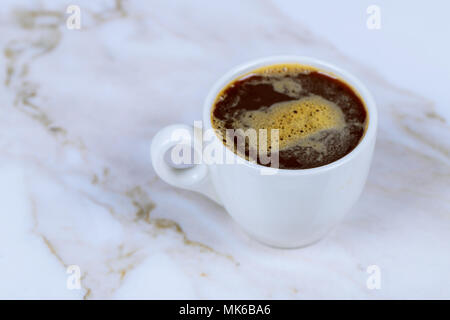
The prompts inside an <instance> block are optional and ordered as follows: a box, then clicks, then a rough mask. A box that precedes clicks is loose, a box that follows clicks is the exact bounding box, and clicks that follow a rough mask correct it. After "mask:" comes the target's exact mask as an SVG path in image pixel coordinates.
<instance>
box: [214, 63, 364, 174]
mask: <svg viewBox="0 0 450 320" xmlns="http://www.w3.org/2000/svg"><path fill="white" fill-rule="evenodd" d="M211 120H212V124H213V127H214V129H216V133H217V134H218V136H219V137H220V138H221V139H222V141H223V142H224V144H225V145H227V129H233V130H235V132H242V131H244V132H245V131H246V130H248V129H254V130H256V132H259V129H266V130H267V132H268V134H267V141H264V142H263V141H259V137H258V141H257V146H258V148H259V145H261V146H263V145H264V146H267V151H268V154H269V156H270V154H271V153H273V152H278V159H279V160H278V161H279V168H280V169H308V168H315V167H320V166H323V165H326V164H329V163H331V162H334V161H336V160H338V159H340V158H342V157H344V156H345V155H346V154H348V153H350V152H351V151H352V150H353V149H354V148H355V147H356V146H357V145H358V143H359V141H360V140H361V138H362V137H363V135H364V132H365V129H366V126H367V111H366V109H365V107H364V103H363V102H362V99H361V98H360V97H359V95H358V94H357V93H356V92H355V91H354V90H353V89H352V88H351V87H350V86H349V85H348V84H346V83H345V82H343V81H342V80H340V79H338V78H335V77H333V76H331V75H328V74H326V73H324V72H322V71H320V70H318V69H315V68H312V67H309V66H303V65H300V64H281V65H272V66H267V67H262V68H259V69H256V70H253V71H251V72H249V73H247V74H245V75H243V76H241V77H240V78H238V79H236V80H234V81H232V82H231V83H229V84H228V85H227V86H226V87H225V88H224V89H223V90H222V91H221V92H220V93H219V94H218V95H217V98H216V100H215V102H214V106H213V109H212V112H211ZM239 129H242V130H239ZM271 129H278V130H279V135H278V139H276V140H275V142H276V144H277V146H272V143H273V142H274V141H273V139H271V137H270V132H271ZM229 138H230V139H232V140H234V144H233V145H230V144H228V145H227V146H228V147H229V148H231V149H232V150H233V152H235V153H236V154H238V155H239V156H241V157H244V158H246V159H247V160H253V161H256V162H257V163H259V164H261V165H265V166H269V164H267V163H264V161H261V159H260V156H259V153H258V152H256V153H254V154H256V159H252V157H251V155H252V152H251V145H250V143H249V139H245V144H244V145H243V146H242V147H241V148H239V145H238V144H237V136H236V135H235V136H234V137H229ZM228 142H230V141H229V140H228ZM263 143H264V144H263ZM272 147H274V148H272ZM276 147H278V148H276Z"/></svg>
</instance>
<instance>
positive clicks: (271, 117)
mask: <svg viewBox="0 0 450 320" xmlns="http://www.w3.org/2000/svg"><path fill="white" fill-rule="evenodd" d="M344 125H345V120H344V114H343V113H342V111H341V109H339V107H338V106H337V105H335V104H334V103H333V102H331V101H328V100H325V99H323V98H322V97H319V96H315V95H311V96H308V97H305V98H301V99H298V100H292V101H286V102H280V103H276V104H274V105H272V106H270V107H269V108H265V109H263V110H253V111H247V112H245V113H243V114H242V115H241V116H240V117H238V118H237V119H236V120H235V121H234V123H233V127H234V128H253V129H255V130H257V131H259V130H260V129H266V130H268V134H269V136H270V131H271V130H272V129H279V149H280V150H282V149H285V148H288V147H290V146H292V145H295V144H298V143H299V142H300V140H301V139H304V138H305V137H308V136H310V135H311V134H314V133H317V132H319V131H321V130H329V129H341V128H342V127H343V126H344ZM269 146H271V145H270V139H269Z"/></svg>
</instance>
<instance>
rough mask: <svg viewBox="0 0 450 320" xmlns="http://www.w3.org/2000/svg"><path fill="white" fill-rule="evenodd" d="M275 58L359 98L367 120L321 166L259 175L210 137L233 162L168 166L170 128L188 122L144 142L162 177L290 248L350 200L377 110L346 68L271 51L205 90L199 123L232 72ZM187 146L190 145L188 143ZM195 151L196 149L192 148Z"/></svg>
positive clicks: (331, 220)
mask: <svg viewBox="0 0 450 320" xmlns="http://www.w3.org/2000/svg"><path fill="white" fill-rule="evenodd" d="M281 63H299V64H302V65H307V66H312V67H314V68H317V69H319V70H321V71H322V72H324V73H326V74H329V75H332V76H335V77H337V78H339V79H342V80H343V81H345V82H346V83H347V84H349V85H350V86H351V87H352V88H353V89H354V90H355V91H356V92H357V93H358V94H359V95H360V97H361V98H362V100H363V101H364V104H365V106H366V109H367V111H368V125H367V128H366V131H365V134H364V136H363V137H362V139H361V141H360V142H359V144H358V145H357V146H356V148H355V149H354V150H352V151H351V152H350V153H348V154H347V155H346V156H344V157H343V158H341V159H338V160H337V161H334V162H332V163H330V164H328V165H325V166H321V167H317V168H312V169H299V170H287V169H278V170H277V171H276V172H275V173H274V174H261V172H262V169H263V168H266V167H263V166H261V165H258V164H255V163H252V162H249V161H247V160H245V159H242V158H240V157H239V156H238V155H236V154H235V153H234V152H233V151H231V150H229V149H228V148H227V147H225V146H224V144H223V143H222V141H221V140H220V139H219V138H218V137H217V136H214V137H213V138H212V139H213V141H212V143H214V144H219V145H220V146H216V147H217V148H223V149H224V150H223V152H224V153H225V154H226V156H227V157H230V158H239V159H235V160H236V161H234V164H209V165H207V164H205V163H201V164H196V165H194V166H192V167H189V168H185V169H175V168H174V167H173V166H171V165H169V164H168V163H167V161H166V157H165V155H166V153H167V152H168V150H171V149H172V148H173V147H174V146H175V145H177V144H178V143H179V140H178V139H174V137H173V134H174V132H176V131H180V130H184V131H185V132H189V137H188V140H190V141H194V140H195V139H198V137H194V134H193V127H192V126H187V125H171V126H168V127H166V128H164V129H162V130H161V131H159V132H158V133H157V134H156V136H155V137H154V139H153V141H152V145H151V159H152V163H153V167H154V169H155V171H156V173H157V174H158V176H160V177H161V179H162V180H164V181H165V182H167V183H169V184H171V185H173V186H175V187H179V188H183V189H188V190H193V191H196V192H199V193H202V194H204V195H206V196H207V197H209V198H211V199H213V200H214V201H216V202H217V203H219V204H220V205H223V206H224V207H225V209H226V210H227V211H228V213H229V214H230V215H231V217H232V218H233V219H234V220H235V221H236V222H237V223H238V224H239V225H240V226H241V227H242V228H243V229H244V230H245V231H246V232H247V233H248V234H250V235H251V236H253V237H254V238H255V239H257V240H259V241H261V242H263V243H265V244H268V245H271V246H275V247H282V248H295V247H301V246H305V245H308V244H311V243H314V242H316V241H318V240H320V239H321V238H322V237H323V236H325V235H326V234H327V233H328V232H329V231H330V230H331V229H332V228H333V227H334V226H336V224H337V223H338V222H339V221H341V220H342V219H343V217H344V216H345V214H346V213H347V212H348V211H349V210H350V208H351V207H352V206H353V205H354V204H355V202H356V201H357V199H358V197H359V196H360V194H361V192H362V190H363V188H364V184H365V181H366V178H367V175H368V172H369V167H370V163H371V160H372V154H373V149H374V146H375V139H376V128H377V110H376V106H375V101H374V99H373V97H372V95H371V94H370V93H369V91H368V90H367V89H366V87H365V86H364V85H363V84H362V83H361V82H360V81H359V80H358V79H356V78H355V77H354V76H352V75H351V74H349V73H348V72H346V71H344V70H342V69H340V68H338V67H335V66H333V65H331V64H329V63H326V62H322V61H319V60H317V59H314V58H308V57H301V56H274V57H268V58H263V59H258V60H255V61H251V62H249V63H246V64H243V65H240V66H238V67H236V68H234V69H233V70H231V71H230V72H228V73H227V74H225V75H224V76H223V77H222V78H220V79H219V80H218V81H217V82H216V83H215V85H214V86H213V87H212V89H211V90H210V92H209V94H208V96H207V97H206V101H205V104H204V109H203V126H204V129H211V128H212V126H211V108H212V107H213V104H214V101H215V99H216V97H217V95H218V93H219V92H220V90H221V89H223V88H224V87H225V86H226V85H227V84H229V83H230V82H232V81H233V80H234V79H236V78H238V77H240V76H241V75H244V74H246V73H248V72H250V71H252V70H254V69H257V68H260V67H263V66H269V65H274V64H281ZM188 142H189V141H188ZM194 145H195V144H194ZM195 151H196V152H198V153H201V152H202V150H197V149H196V150H195Z"/></svg>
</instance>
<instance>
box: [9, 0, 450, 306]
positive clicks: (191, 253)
mask: <svg viewBox="0 0 450 320" xmlns="http://www.w3.org/2000/svg"><path fill="white" fill-rule="evenodd" d="M392 2H393V1H389V2H388V1H382V2H381V3H380V4H379V5H380V8H381V13H382V16H381V18H382V20H381V21H382V25H381V26H382V28H381V29H380V30H369V29H367V27H366V19H367V14H366V8H367V6H368V5H369V4H371V3H370V2H368V1H361V2H360V3H359V4H358V5H356V4H355V5H354V6H348V7H339V6H338V4H333V3H334V1H328V2H324V1H320V2H319V3H317V2H315V3H311V2H310V1H305V2H302V1H292V2H289V1H252V2H251V1H235V2H233V1H227V2H226V4H219V2H216V1H214V2H211V1H201V2H198V1H195V3H194V2H193V1H189V2H188V1H179V2H172V1H169V2H166V1H154V2H148V1H125V2H123V3H122V2H120V1H118V2H117V4H115V3H113V2H112V1H111V2H110V1H95V2H94V1H75V0H74V1H71V2H67V3H65V1H56V0H53V1H50V0H47V1H36V2H30V1H23V2H19V1H2V5H1V6H0V34H1V37H0V47H1V49H2V52H3V55H2V57H1V58H0V82H1V86H0V88H1V89H0V106H1V108H0V130H1V135H0V177H1V178H0V190H1V192H0V298H62V299H66V298H67V299H71V298H74V299H82V298H85V299H97V298H188V299H197V298H201V299H207V298H257V299H271V298H285V299H308V298H321V299H322V298H345V299H353V298H356V299H380V298H450V271H449V270H450V268H449V267H450V126H449V123H450V109H449V104H450V95H449V94H448V93H449V83H450V63H449V61H448V60H446V59H448V56H449V54H450V47H449V44H448V41H444V40H445V39H446V37H448V35H447V33H448V30H449V29H450V23H449V22H448V19H444V18H446V17H445V14H448V12H449V9H450V7H449V5H448V4H446V5H445V4H442V6H444V5H445V6H446V7H441V8H438V7H436V6H434V7H433V8H428V7H426V3H423V1H422V3H420V2H418V3H414V2H410V1H407V2H406V1H404V2H402V3H401V2H396V3H395V4H393V3H392ZM224 3H225V2H224ZM69 4H77V5H79V6H80V8H81V13H82V16H81V17H82V20H81V29H80V30H69V29H67V28H66V19H67V17H68V15H67V14H66V13H65V10H66V8H67V6H68V5H69ZM279 53H288V54H298V55H308V56H314V57H317V58H320V59H323V60H328V61H330V62H333V63H335V64H338V65H340V66H342V67H343V68H345V69H348V70H349V71H351V72H353V73H354V74H356V75H357V76H358V77H359V78H360V79H362V80H363V81H364V82H365V83H366V85H367V86H368V87H369V89H370V90H371V91H372V92H373V94H374V96H375V98H376V100H377V103H378V108H379V115H380V121H379V135H378V140H377V146H376V150H375V158H374V162H373V166H372V169H371V172H370V176H369V179H368V183H367V185H366V188H365V191H364V192H363V195H362V196H361V198H360V200H359V202H358V203H357V205H356V206H355V207H354V208H353V209H352V211H351V212H350V213H349V214H348V216H347V218H346V219H345V221H344V222H343V223H342V224H341V225H339V226H338V227H337V228H336V229H335V230H334V231H333V232H332V233H331V234H330V235H329V236H328V237H327V238H326V239H324V240H323V241H321V242H319V243H317V244H315V245H313V246H310V247H307V248H304V249H300V250H277V249H272V248H268V247H265V246H263V245H260V244H259V243H257V242H255V241H254V240H252V239H250V238H249V237H248V236H247V235H246V234H244V233H243V232H242V231H241V230H240V229H239V228H238V227H237V226H236V225H235V223H234V222H233V221H232V220H231V218H230V217H229V216H228V215H227V213H226V212H225V211H224V209H222V208H221V207H219V206H217V205H216V204H214V203H213V202H211V201H209V200H207V199H205V198H203V197H202V196H200V195H197V194H194V193H191V192H188V191H182V190H177V189H174V188H172V187H170V186H168V185H166V184H165V183H163V182H162V181H160V180H159V179H158V178H157V177H156V176H155V174H154V172H153V170H152V168H151V164H150V159H149V145H150V141H151V138H152V136H153V135H154V134H155V133H156V132H157V131H158V130H159V129H160V128H162V127H163V126H165V125H168V124H171V123H188V124H192V122H193V121H194V120H197V119H200V112H201V108H202V102H203V99H204V97H205V95H206V93H207V91H208V89H209V87H210V86H211V85H212V83H213V82H214V81H215V80H216V79H217V78H218V77H219V76H221V75H222V74H223V73H224V72H226V71H227V70H228V69H230V68H231V67H233V66H234V65H236V64H239V63H242V62H245V61H247V60H250V59H253V58H256V57H262V56H268V55H273V54H279ZM71 265H76V266H78V267H79V270H80V275H81V288H79V289H77V288H75V289H73V290H69V289H68V287H67V279H68V277H70V276H73V275H71V274H67V268H68V267H69V266H71ZM370 265H377V266H378V267H379V268H380V272H381V274H380V275H381V278H380V279H381V288H380V289H378V290H377V289H374V290H371V289H369V288H368V287H367V285H366V281H367V279H368V277H369V274H368V273H367V267H368V266H370ZM71 270H72V269H71ZM71 270H69V271H71ZM69 287H70V286H69Z"/></svg>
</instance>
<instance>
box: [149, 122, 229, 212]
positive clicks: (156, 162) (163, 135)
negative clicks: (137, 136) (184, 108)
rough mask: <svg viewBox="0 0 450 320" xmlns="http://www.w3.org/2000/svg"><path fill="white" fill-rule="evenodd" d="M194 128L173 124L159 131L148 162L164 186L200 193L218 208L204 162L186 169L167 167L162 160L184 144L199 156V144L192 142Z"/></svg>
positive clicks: (217, 200) (200, 151) (218, 199)
mask: <svg viewBox="0 0 450 320" xmlns="http://www.w3.org/2000/svg"><path fill="white" fill-rule="evenodd" d="M194 139H202V137H201V135H200V137H195V135H194V128H193V127H192V126H188V125H184V124H174V125H170V126H167V127H165V128H163V129H161V130H160V131H159V132H158V133H157V134H156V135H155V137H154V138H153V140H152V144H151V149H150V153H151V160H152V164H153V168H154V170H155V172H156V174H157V175H158V176H159V177H160V178H161V179H162V180H164V181H165V182H167V183H168V184H170V185H172V186H174V187H178V188H182V189H186V190H191V191H195V192H198V193H201V194H203V195H205V196H207V197H208V198H210V199H212V200H214V201H215V202H217V203H218V204H219V205H222V202H221V201H220V198H219V197H218V196H217V193H216V191H215V188H214V186H213V184H212V181H211V177H210V173H209V168H208V166H207V165H206V164H204V163H199V164H194V165H193V166H192V167H189V168H182V169H178V168H174V167H172V166H170V165H169V164H168V163H167V161H166V159H165V156H166V153H167V152H168V151H169V150H171V149H172V148H173V147H175V146H176V145H180V144H186V145H187V146H190V147H192V149H193V151H194V152H197V154H202V150H197V149H199V147H198V146H201V145H202V144H201V143H197V144H196V143H194Z"/></svg>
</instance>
